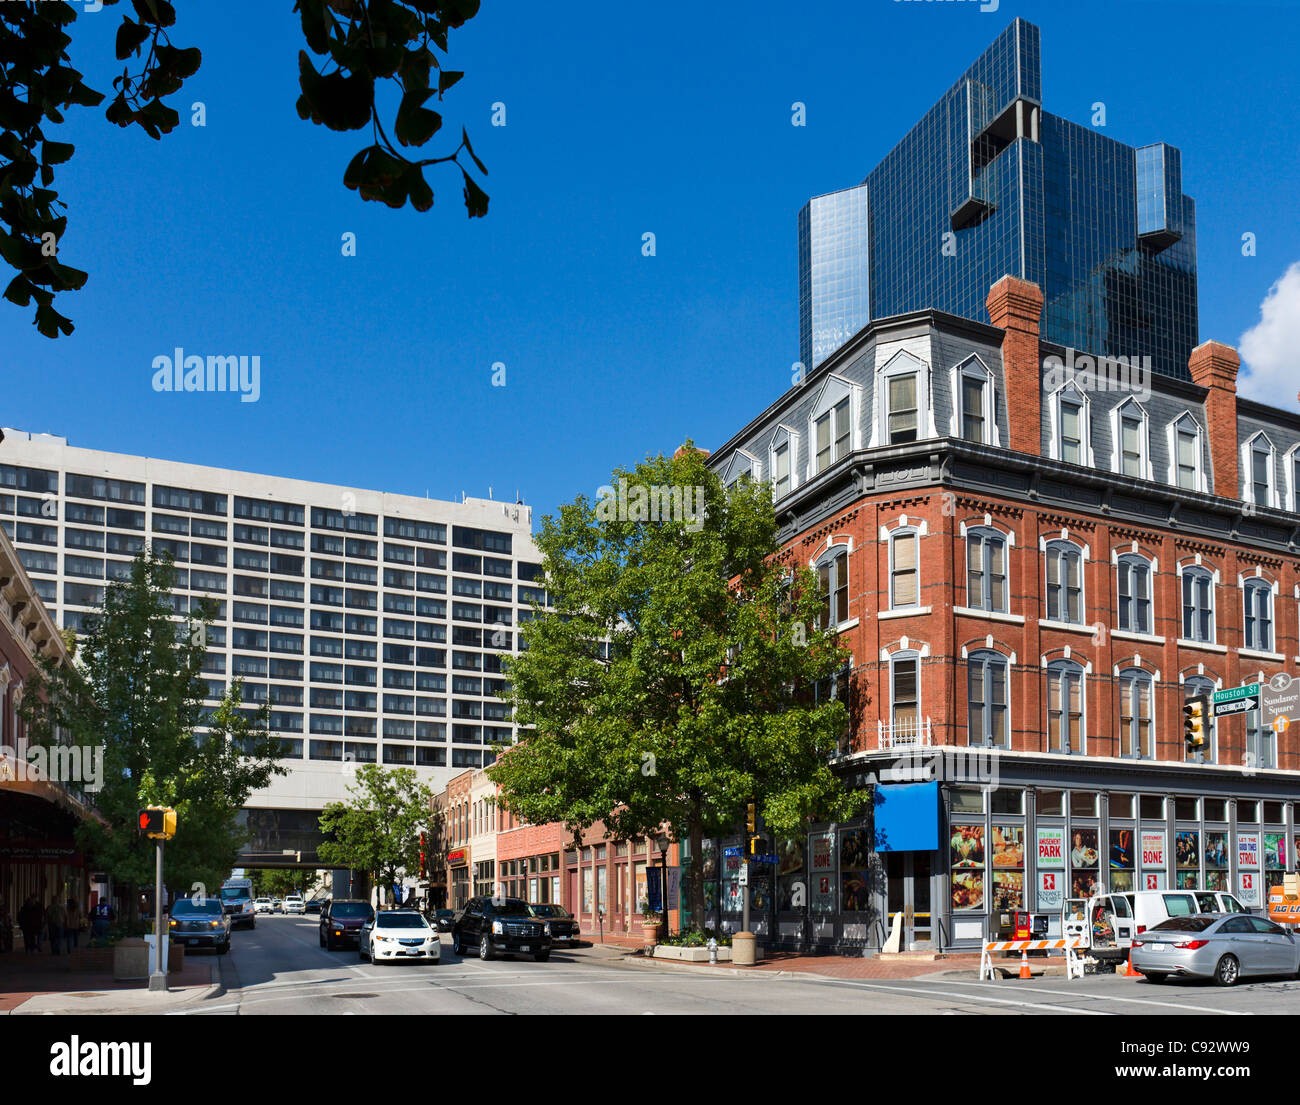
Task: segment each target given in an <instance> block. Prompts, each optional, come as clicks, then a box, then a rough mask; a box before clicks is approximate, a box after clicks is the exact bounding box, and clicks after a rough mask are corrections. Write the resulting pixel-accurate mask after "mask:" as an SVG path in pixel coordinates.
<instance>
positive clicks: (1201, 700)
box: [1183, 694, 1210, 753]
mask: <svg viewBox="0 0 1300 1105" xmlns="http://www.w3.org/2000/svg"><path fill="white" fill-rule="evenodd" d="M1209 724H1210V699H1209V696H1208V695H1203V694H1198V695H1197V696H1196V697H1195V698H1189V699H1188V700H1187V702H1186V704H1185V705H1184V706H1183V740H1184V741H1185V742H1186V744H1187V751H1188V752H1189V753H1191V752H1200V751H1202V750H1203V749H1204V748H1205V737H1206V733H1207V731H1208V727H1209Z"/></svg>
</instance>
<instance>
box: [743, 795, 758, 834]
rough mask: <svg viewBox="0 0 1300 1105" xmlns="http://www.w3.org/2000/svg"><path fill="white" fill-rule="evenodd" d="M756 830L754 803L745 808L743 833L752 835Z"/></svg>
mask: <svg viewBox="0 0 1300 1105" xmlns="http://www.w3.org/2000/svg"><path fill="white" fill-rule="evenodd" d="M756 829H757V817H756V814H755V807H754V803H753V802H750V803H749V805H747V806H746V807H745V832H747V833H750V834H753V833H754V832H755V831H756Z"/></svg>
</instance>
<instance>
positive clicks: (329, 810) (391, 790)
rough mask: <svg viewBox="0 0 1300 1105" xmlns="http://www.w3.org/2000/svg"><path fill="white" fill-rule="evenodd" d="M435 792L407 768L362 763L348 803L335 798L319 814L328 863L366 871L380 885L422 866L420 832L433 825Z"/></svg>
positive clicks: (324, 860)
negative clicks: (430, 818) (432, 803)
mask: <svg viewBox="0 0 1300 1105" xmlns="http://www.w3.org/2000/svg"><path fill="white" fill-rule="evenodd" d="M432 797H433V795H432V792H431V791H430V790H429V788H428V786H426V785H425V784H424V783H422V782H420V779H419V776H417V775H416V773H415V772H414V771H412V770H411V769H410V768H408V767H398V768H393V769H385V768H382V767H380V766H378V765H377V764H362V765H361V766H360V767H358V768H357V769H356V779H355V780H354V781H353V782H352V783H350V784H349V786H348V800H347V801H346V802H331V803H330V804H329V805H327V806H326V807H325V809H324V811H323V812H322V813H321V817H320V828H321V833H322V834H323V835H324V837H325V839H324V840H323V841H322V842H321V844H320V846H319V847H318V849H317V855H318V856H319V857H320V860H321V862H322V863H323V864H325V865H327V866H329V867H347V868H350V869H351V870H353V871H364V872H365V873H366V874H367V875H369V876H370V879H371V881H372V883H373V884H374V885H375V886H376V887H380V886H390V885H392V884H394V883H396V882H397V880H398V878H399V877H400V875H402V874H406V873H410V872H413V871H416V870H418V869H419V862H420V834H421V833H425V832H427V831H428V828H429V805H430V801H431V799H432Z"/></svg>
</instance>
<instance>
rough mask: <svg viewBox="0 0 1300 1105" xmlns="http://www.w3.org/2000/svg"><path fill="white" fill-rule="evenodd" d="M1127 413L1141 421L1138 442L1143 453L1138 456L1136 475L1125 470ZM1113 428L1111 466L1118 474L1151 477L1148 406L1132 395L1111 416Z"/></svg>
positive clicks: (1138, 478)
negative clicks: (1125, 422) (1125, 424)
mask: <svg viewBox="0 0 1300 1105" xmlns="http://www.w3.org/2000/svg"><path fill="white" fill-rule="evenodd" d="M1127 414H1135V415H1136V416H1137V418H1138V420H1139V421H1140V422H1141V428H1140V430H1139V442H1138V443H1139V445H1140V446H1141V454H1140V455H1139V457H1138V474H1137V475H1136V476H1131V475H1128V473H1126V472H1125V471H1124V421H1125V416H1126V415H1127ZM1111 428H1112V430H1113V431H1114V438H1113V440H1114V447H1113V449H1112V450H1111V468H1112V469H1113V470H1114V471H1115V473H1116V474H1117V475H1121V476H1128V478H1129V479H1137V480H1149V479H1151V416H1150V415H1149V414H1147V410H1146V408H1145V407H1144V406H1143V405H1142V404H1141V403H1139V402H1138V401H1137V400H1136V399H1134V398H1132V397H1130V398H1128V399H1126V400H1124V402H1122V403H1121V404H1120V405H1119V406H1118V407H1116V408H1115V412H1114V414H1113V415H1112V416H1111Z"/></svg>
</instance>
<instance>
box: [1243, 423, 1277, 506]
mask: <svg viewBox="0 0 1300 1105" xmlns="http://www.w3.org/2000/svg"><path fill="white" fill-rule="evenodd" d="M1259 442H1263V443H1264V445H1265V446H1266V449H1267V453H1268V502H1266V503H1261V502H1260V501H1259V499H1258V497H1257V496H1256V495H1255V454H1256V453H1257V452H1261V453H1262V452H1264V451H1265V450H1264V449H1260V448H1258V447H1257V446H1258V443H1259ZM1241 478H1242V482H1243V483H1244V484H1245V486H1244V487H1243V488H1242V496H1241V497H1242V501H1243V502H1247V503H1252V504H1253V505H1255V506H1262V507H1266V508H1273V507H1276V506H1277V505H1278V497H1277V446H1276V445H1274V444H1273V439H1272V438H1270V437H1269V436H1268V434H1266V433H1265V432H1264V431H1263V430H1260V431H1259V433H1257V434H1254V435H1253V436H1252V437H1251V438H1250V440H1249V441H1247V442H1246V444H1245V445H1243V446H1242V447H1241Z"/></svg>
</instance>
